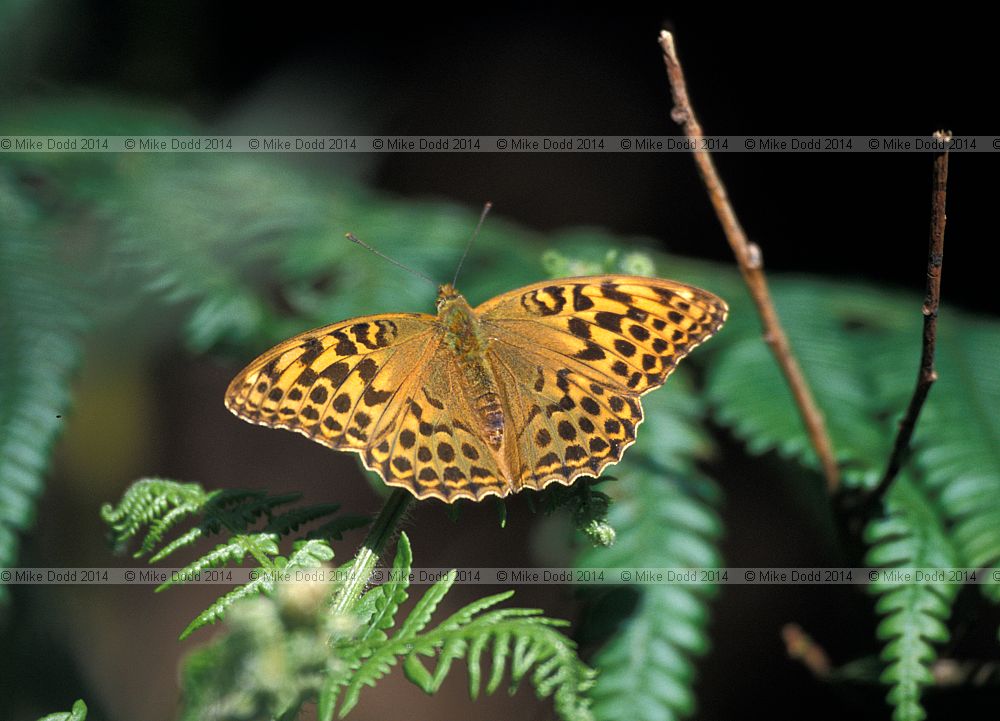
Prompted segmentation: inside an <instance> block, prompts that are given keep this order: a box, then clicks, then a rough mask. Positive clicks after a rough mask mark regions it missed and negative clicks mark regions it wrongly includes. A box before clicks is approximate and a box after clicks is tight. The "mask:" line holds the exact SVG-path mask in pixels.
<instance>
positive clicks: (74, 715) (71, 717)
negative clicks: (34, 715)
mask: <svg viewBox="0 0 1000 721" xmlns="http://www.w3.org/2000/svg"><path fill="white" fill-rule="evenodd" d="M86 719H87V704H85V703H84V702H83V700H82V699H77V700H76V701H75V702H74V703H73V708H72V709H71V710H70V711H59V712H56V713H50V714H48V715H46V716H42V717H41V718H40V719H38V721H86Z"/></svg>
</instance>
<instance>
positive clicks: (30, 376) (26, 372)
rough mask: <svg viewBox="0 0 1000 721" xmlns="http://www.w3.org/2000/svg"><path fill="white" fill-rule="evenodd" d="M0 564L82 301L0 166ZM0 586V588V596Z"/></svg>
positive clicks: (46, 430)
mask: <svg viewBox="0 0 1000 721" xmlns="http://www.w3.org/2000/svg"><path fill="white" fill-rule="evenodd" d="M0 216H2V217H3V218H4V220H3V223H2V224H0V567H6V566H11V565H15V564H16V561H17V553H18V534H19V533H20V532H23V531H25V530H27V529H28V528H29V527H30V526H31V525H32V523H33V522H34V515H35V499H36V498H37V497H38V496H39V494H40V493H41V490H42V486H43V476H44V474H45V472H46V470H47V469H48V466H49V459H50V455H51V451H52V447H53V445H54V444H55V441H56V438H58V436H59V434H60V432H61V431H62V428H63V425H64V424H65V422H66V421H65V420H64V418H65V417H66V416H67V415H68V413H69V406H70V389H69V382H70V377H71V375H72V373H73V371H74V369H75V368H76V366H77V365H78V363H79V359H80V347H81V335H82V331H83V327H84V315H83V311H82V310H81V307H82V303H81V298H80V296H79V294H78V293H76V292H75V291H74V290H73V288H74V285H73V283H72V282H70V279H69V277H68V273H67V272H65V271H64V270H63V268H62V266H61V265H60V264H59V263H58V262H56V260H55V258H54V257H53V248H52V247H51V241H50V239H49V238H48V237H47V236H46V235H44V234H43V233H41V232H40V230H39V228H38V221H37V219H36V217H35V212H34V209H33V208H32V207H30V205H29V204H28V203H27V202H25V201H24V200H23V199H22V198H21V197H20V196H19V195H18V194H17V192H16V190H15V188H14V181H13V179H12V178H10V177H9V176H8V174H7V173H6V172H3V171H0ZM5 598H6V588H4V587H3V586H2V585H0V601H3V600H4V599H5Z"/></svg>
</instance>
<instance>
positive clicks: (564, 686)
mask: <svg viewBox="0 0 1000 721" xmlns="http://www.w3.org/2000/svg"><path fill="white" fill-rule="evenodd" d="M411 566H412V553H411V550H410V544H409V540H408V539H407V537H406V534H402V535H401V536H400V541H399V546H398V548H397V552H396V559H395V561H394V562H393V576H392V578H391V579H390V581H389V582H388V583H386V584H384V585H382V586H379V587H376V588H373V589H371V590H369V591H368V592H367V593H366V594H365V595H364V596H363V597H362V599H361V601H360V602H359V604H358V607H359V608H362V609H364V608H365V607H366V604H367V608H368V610H367V611H363V613H364V614H365V617H366V618H367V616H368V615H370V618H367V624H366V626H367V628H366V630H365V631H363V632H362V633H361V634H360V635H359V636H358V638H357V639H355V640H354V641H353V642H351V643H347V644H341V645H340V646H339V647H338V650H339V652H340V654H341V660H342V662H343V666H342V668H341V671H340V673H339V675H338V674H331V675H330V676H329V677H328V678H327V680H326V681H325V682H324V684H323V686H322V688H321V690H320V692H319V696H320V718H321V719H324V721H325V720H326V719H329V718H332V716H333V714H334V712H335V711H337V709H336V704H337V702H338V696H339V695H340V693H341V691H342V693H343V698H342V700H341V702H340V708H339V711H337V713H338V715H339V717H341V718H343V717H344V716H346V715H347V714H348V713H350V711H351V710H352V709H353V708H354V707H355V706H356V705H357V703H358V700H359V698H360V695H361V691H362V690H363V689H364V688H365V687H372V686H374V685H375V684H376V683H377V682H378V681H379V680H380V679H381V678H383V677H384V676H385V675H386V674H388V673H389V672H391V670H392V668H393V666H395V664H396V663H397V662H400V661H401V662H402V666H403V670H404V673H405V674H406V677H407V678H408V679H409V680H410V681H411V682H412V683H414V684H416V685H417V686H419V687H420V688H421V689H423V690H424V691H425V692H426V693H435V692H436V691H437V690H438V689H439V688H440V686H441V684H442V683H443V682H444V679H445V678H446V677H447V675H448V673H449V671H450V670H451V668H452V665H453V663H454V662H455V661H456V660H459V659H461V658H463V657H465V658H466V659H467V663H468V667H469V677H470V684H471V685H470V695H471V696H472V698H475V697H476V696H477V695H478V692H479V688H480V682H481V676H482V674H481V661H480V658H481V656H482V655H483V654H484V653H485V652H486V651H487V649H488V648H489V646H490V645H491V644H492V647H493V652H492V661H493V671H492V678H491V679H490V682H489V683H488V685H487V691H488V692H493V691H495V690H496V688H497V687H498V686H499V684H500V682H501V681H502V679H503V676H504V672H505V670H508V669H509V672H510V673H509V675H510V679H511V684H512V686H515V687H516V685H517V683H518V682H519V681H521V679H523V678H524V677H526V676H528V675H530V676H531V678H532V682H533V684H534V685H535V689H536V692H537V693H538V695H539V697H541V698H545V697H549V696H551V697H553V700H554V703H555V708H556V712H557V713H558V714H559V715H560V716H561V717H562V718H564V719H572V720H574V721H589V719H591V718H592V717H591V715H590V712H589V701H588V700H587V699H586V696H585V692H586V690H587V689H588V688H589V687H590V685H591V684H592V682H593V672H592V671H591V670H590V669H588V668H587V667H586V666H585V665H584V664H583V663H582V662H581V661H580V660H579V658H578V657H577V655H576V650H575V647H574V645H573V643H572V642H571V641H570V640H569V639H567V638H566V637H565V636H563V635H562V634H561V633H559V632H558V631H557V630H556V627H558V626H563V625H565V622H563V621H556V620H553V619H549V618H545V617H543V616H541V615H540V614H541V612H540V611H538V610H537V609H519V608H508V609H495V610H489V609H491V607H493V606H495V605H496V604H498V603H500V602H502V601H504V600H506V599H507V598H509V597H510V596H511V593H510V592H508V593H502V594H496V595H493V596H489V597H486V598H482V599H479V600H478V601H475V602H473V603H471V604H469V605H467V606H465V607H463V608H462V609H460V610H459V611H456V612H455V613H453V614H452V615H450V616H449V617H447V618H446V619H445V620H444V621H442V622H441V623H439V624H438V625H437V626H435V627H434V628H433V629H430V630H426V629H427V625H428V623H429V622H430V620H431V617H432V616H433V614H434V611H435V609H436V608H437V607H438V605H439V604H440V602H441V600H442V599H443V598H444V597H445V595H447V593H448V591H449V590H450V589H451V586H452V584H453V583H454V581H455V573H454V571H452V572H450V573H448V574H446V575H445V576H444V577H443V578H442V579H440V580H439V581H438V582H437V583H435V584H434V585H432V586H431V587H430V588H429V589H428V590H427V591H426V592H425V593H424V594H423V596H421V598H420V599H419V600H418V601H417V603H416V604H415V605H414V607H413V609H412V611H411V612H410V614H409V615H408V616H407V618H406V619H404V620H403V622H402V623H401V624H400V625H399V627H398V629H397V630H396V632H395V633H394V634H393V635H392V636H391V637H389V636H388V635H387V633H386V632H387V631H388V630H389V629H390V628H391V627H392V626H393V625H394V618H395V615H396V612H397V610H398V606H399V604H400V603H402V601H404V600H405V599H406V586H407V580H406V579H407V576H408V575H409V570H410V568H411ZM512 645H513V649H512ZM422 658H427V659H430V660H431V661H432V662H433V663H434V667H433V670H431V669H428V668H427V666H426V665H425V664H424V662H423V661H422V660H421V659H422ZM508 660H509V661H510V663H509V664H508Z"/></svg>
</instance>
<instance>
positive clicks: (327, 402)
mask: <svg viewBox="0 0 1000 721" xmlns="http://www.w3.org/2000/svg"><path fill="white" fill-rule="evenodd" d="M437 311H438V312H437V315H436V316H432V315H426V314H419V313H408V314H404V313H399V314H385V315H379V316H366V317H363V318H355V319H352V320H347V321H343V322H341V323H335V324H333V325H330V326H326V327H324V328H319V329H316V330H314V331H308V332H306V333H303V334H301V335H299V336H296V337H295V338H292V339H290V340H288V341H285V342H284V343H281V344H279V345H278V346H276V347H275V348H272V349H271V350H269V351H267V352H266V353H264V354H263V355H262V356H260V357H259V358H258V359H256V360H255V361H253V362H252V363H251V364H250V365H249V366H247V368H246V369H244V370H243V371H242V372H241V373H240V374H239V375H237V377H236V378H234V379H233V382H232V383H231V384H230V386H229V390H228V391H227V394H226V405H227V406H228V407H229V409H230V410H231V411H233V412H234V413H235V414H236V415H238V416H240V417H241V418H243V419H245V420H248V421H251V422H254V423H258V424H261V425H266V426H271V427H277V428H287V429H290V430H294V431H296V432H298V433H301V434H303V435H305V436H307V437H309V438H311V439H312V440H315V441H317V442H319V443H322V444H324V445H327V446H330V447H332V448H336V449H339V450H348V451H354V452H357V453H359V454H360V455H361V457H362V460H363V462H364V464H365V466H366V467H367V468H369V469H372V470H375V471H377V472H378V473H379V475H381V476H382V478H383V479H384V480H385V481H386V483H388V484H389V485H395V486H402V487H405V488H407V489H409V490H410V491H411V492H412V493H413V494H414V495H416V496H417V497H418V498H424V497H428V496H431V497H436V498H439V499H441V500H444V501H447V502H452V501H454V500H456V499H457V498H470V499H474V500H481V499H482V498H484V497H486V496H488V495H496V496H501V497H503V496H506V495H508V494H509V493H512V492H516V491H519V490H521V489H522V488H543V487H544V486H546V485H548V484H549V483H552V482H560V483H564V484H569V483H571V482H572V481H573V480H574V479H575V478H577V477H578V476H580V475H595V476H596V475H598V474H599V473H600V472H601V471H602V470H603V469H604V468H605V467H606V466H608V465H611V464H613V463H616V462H618V460H619V459H620V458H621V456H622V454H623V453H624V451H625V449H626V448H627V447H628V446H629V445H631V444H632V443H633V442H634V441H635V432H636V428H637V427H638V425H639V424H640V423H641V422H642V407H641V404H640V402H639V397H640V396H641V395H642V394H644V393H646V392H648V391H649V390H652V389H653V388H656V387H658V386H660V385H662V384H663V382H664V381H665V380H666V377H667V376H668V375H669V374H670V373H671V372H672V371H673V369H674V367H675V366H676V364H677V362H678V361H679V360H680V359H681V358H682V357H683V356H684V355H686V354H687V353H688V352H689V351H690V350H691V349H692V348H694V346H696V345H698V344H699V343H701V342H703V341H704V340H705V339H707V338H708V337H710V336H711V335H712V334H713V333H715V332H716V331H717V330H718V329H719V328H720V327H721V326H722V323H723V322H724V320H725V316H726V312H727V309H726V305H725V303H724V302H723V301H722V300H720V299H719V298H717V297H716V296H714V295H712V294H711V293H708V292H707V291H704V290H701V289H698V288H694V287H692V286H687V285H684V284H681V283H677V282H675V281H668V280H659V279H655V278H643V277H637V276H622V275H606V276H589V277H581V278H567V279H561V280H557V281H550V282H547V283H537V284H534V285H530V286H526V287H524V288H521V289H518V290H515V291H511V292H509V293H504V294H502V295H500V296H497V297H496V298H494V299H492V300H489V301H487V302H485V303H483V304H482V305H480V306H478V307H476V308H473V307H472V306H470V305H469V303H468V302H467V301H466V300H465V298H464V297H463V296H462V295H461V294H459V293H458V292H457V291H456V290H455V288H454V287H452V286H451V285H443V286H441V287H440V289H439V291H438V301H437Z"/></svg>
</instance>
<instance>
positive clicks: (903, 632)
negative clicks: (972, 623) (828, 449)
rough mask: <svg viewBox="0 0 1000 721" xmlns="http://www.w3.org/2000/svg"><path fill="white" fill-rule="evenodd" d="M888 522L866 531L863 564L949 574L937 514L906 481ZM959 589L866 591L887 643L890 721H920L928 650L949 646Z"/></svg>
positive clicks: (952, 558)
mask: <svg viewBox="0 0 1000 721" xmlns="http://www.w3.org/2000/svg"><path fill="white" fill-rule="evenodd" d="M886 509H887V512H888V513H887V516H886V517H885V518H881V519H877V520H875V521H873V522H872V523H871V524H870V525H869V526H868V528H867V529H866V531H865V540H866V541H867V542H868V543H869V544H871V550H870V551H869V553H868V563H869V564H870V565H872V566H884V567H887V568H893V567H895V568H911V569H912V568H927V569H933V568H944V569H947V568H954V567H955V566H958V565H959V564H958V554H957V553H955V551H954V549H953V548H952V544H951V541H950V539H949V538H948V534H947V533H946V531H945V528H944V527H943V525H942V523H941V517H942V514H941V512H940V510H939V509H938V508H936V507H935V504H934V503H933V501H932V500H931V499H930V498H928V497H927V495H926V494H925V493H924V492H922V491H921V490H920V488H919V487H918V486H917V484H915V483H914V482H913V479H912V477H911V476H909V475H903V476H900V477H899V478H898V479H897V480H896V482H895V484H893V486H892V488H891V490H890V492H889V494H888V496H887V497H886ZM958 588H959V587H958V586H957V585H955V584H951V583H944V582H941V583H937V582H921V583H914V582H910V583H906V582H899V581H894V580H891V579H890V580H886V579H884V578H882V579H881V580H880V581H879V582H877V583H873V584H872V585H871V586H870V590H871V591H872V592H873V593H876V594H878V596H879V600H878V604H877V606H876V609H877V611H878V612H879V613H880V614H882V615H884V616H885V619H883V621H882V622H881V623H880V624H879V626H878V637H879V638H880V639H882V640H883V641H886V642H887V643H886V646H885V648H884V650H883V651H882V659H883V661H885V662H886V664H887V667H886V669H885V671H884V672H883V673H882V681H883V683H886V684H889V685H890V686H891V687H892V690H891V691H890V692H889V696H888V700H889V703H891V704H892V705H893V706H894V707H895V710H894V712H893V718H894V719H895V721H920V720H921V719H923V718H925V717H926V713H925V712H924V710H923V708H922V707H921V705H920V695H921V692H922V690H923V687H924V686H926V685H929V684H932V683H933V680H934V679H933V677H932V676H931V672H930V670H929V668H928V666H929V665H930V663H931V662H933V661H934V659H935V658H936V657H937V654H936V652H935V650H934V647H933V645H932V644H934V643H938V644H940V643H944V642H945V641H947V640H948V628H947V626H946V625H945V624H946V623H947V621H948V616H949V615H950V614H951V608H952V604H953V602H954V600H955V595H956V594H957V592H958Z"/></svg>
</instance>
